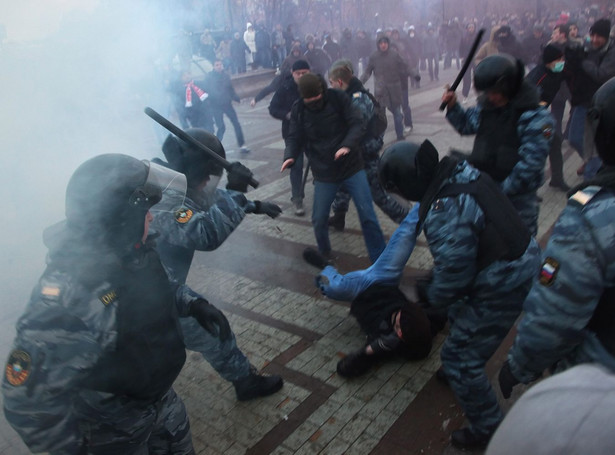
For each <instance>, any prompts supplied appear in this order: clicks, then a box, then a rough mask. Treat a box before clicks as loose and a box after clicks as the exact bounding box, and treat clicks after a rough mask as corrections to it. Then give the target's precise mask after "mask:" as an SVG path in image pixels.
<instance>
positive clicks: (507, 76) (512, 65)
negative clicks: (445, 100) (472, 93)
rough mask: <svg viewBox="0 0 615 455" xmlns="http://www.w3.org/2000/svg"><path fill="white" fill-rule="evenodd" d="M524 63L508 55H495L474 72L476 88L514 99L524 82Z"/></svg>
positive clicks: (487, 58)
mask: <svg viewBox="0 0 615 455" xmlns="http://www.w3.org/2000/svg"><path fill="white" fill-rule="evenodd" d="M524 74H525V67H524V66H523V62H522V61H521V60H518V59H516V58H514V57H512V56H510V55H508V54H494V55H490V56H489V57H486V58H485V59H483V60H481V62H480V63H479V64H478V65H476V69H475V70H474V87H476V90H480V91H487V90H490V91H495V92H498V93H501V94H503V95H504V96H506V97H507V98H508V99H512V98H513V97H514V96H515V95H516V94H517V92H518V91H519V89H520V88H521V83H522V82H523V76H524Z"/></svg>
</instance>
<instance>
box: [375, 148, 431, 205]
mask: <svg viewBox="0 0 615 455" xmlns="http://www.w3.org/2000/svg"><path fill="white" fill-rule="evenodd" d="M437 165H438V151H437V150H436V148H435V147H434V146H433V144H432V143H431V142H429V141H428V140H425V141H424V142H423V143H422V144H417V143H413V142H397V143H396V144H394V145H392V146H391V147H389V148H387V149H386V150H385V151H384V153H383V154H382V156H381V157H380V161H379V163H378V177H379V179H380V183H381V184H382V186H383V187H384V189H385V190H386V191H389V192H391V193H396V194H399V195H400V196H403V197H404V198H406V199H408V200H409V201H420V200H421V199H422V198H423V196H424V195H425V192H426V191H427V187H428V186H429V184H430V183H431V181H432V179H433V177H434V175H435V171H436V167H437Z"/></svg>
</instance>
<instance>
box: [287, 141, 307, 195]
mask: <svg viewBox="0 0 615 455" xmlns="http://www.w3.org/2000/svg"><path fill="white" fill-rule="evenodd" d="M290 194H291V198H290V200H291V201H292V202H302V201H303V198H304V196H305V195H304V194H303V152H301V153H300V154H299V156H298V157H297V158H296V159H295V164H293V165H292V166H291V168H290Z"/></svg>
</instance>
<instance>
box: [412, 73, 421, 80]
mask: <svg viewBox="0 0 615 455" xmlns="http://www.w3.org/2000/svg"><path fill="white" fill-rule="evenodd" d="M414 80H415V81H417V82H421V76H420V75H418V74H417V75H416V76H414Z"/></svg>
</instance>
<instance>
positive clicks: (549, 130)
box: [542, 125, 553, 139]
mask: <svg viewBox="0 0 615 455" xmlns="http://www.w3.org/2000/svg"><path fill="white" fill-rule="evenodd" d="M542 135H543V136H544V137H545V138H547V139H550V138H551V136H553V127H552V126H551V125H544V126H543V127H542Z"/></svg>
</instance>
